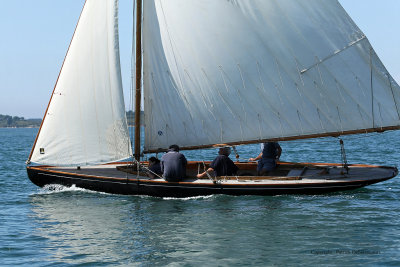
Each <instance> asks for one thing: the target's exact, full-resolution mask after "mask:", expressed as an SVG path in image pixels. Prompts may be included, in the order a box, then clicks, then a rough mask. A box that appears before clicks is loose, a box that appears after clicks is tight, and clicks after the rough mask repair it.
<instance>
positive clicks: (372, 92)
mask: <svg viewBox="0 0 400 267" xmlns="http://www.w3.org/2000/svg"><path fill="white" fill-rule="evenodd" d="M369 53H370V54H369V66H370V68H371V110H372V128H375V114H374V84H373V82H374V80H373V69H372V47H370V50H369Z"/></svg>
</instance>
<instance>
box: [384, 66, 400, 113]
mask: <svg viewBox="0 0 400 267" xmlns="http://www.w3.org/2000/svg"><path fill="white" fill-rule="evenodd" d="M387 78H388V80H389V85H390V90H391V91H392V97H393V102H394V105H395V106H396V112H397V117H398V118H399V119H400V113H399V108H398V106H397V101H396V97H395V96H394V92H393V86H392V80H391V79H390V74H389V73H387Z"/></svg>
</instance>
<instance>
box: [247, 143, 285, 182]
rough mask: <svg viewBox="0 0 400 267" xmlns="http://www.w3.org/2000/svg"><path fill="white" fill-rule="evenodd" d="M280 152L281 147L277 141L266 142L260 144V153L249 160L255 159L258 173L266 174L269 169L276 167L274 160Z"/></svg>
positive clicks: (277, 158)
mask: <svg viewBox="0 0 400 267" xmlns="http://www.w3.org/2000/svg"><path fill="white" fill-rule="evenodd" d="M281 154H282V148H281V146H280V145H279V144H278V143H277V142H267V143H262V144H261V153H260V154H259V155H258V156H257V157H256V158H250V159H249V160H250V161H257V160H258V165H257V173H258V175H267V174H268V172H269V171H272V170H274V169H275V168H276V161H277V160H279V158H280V156H281Z"/></svg>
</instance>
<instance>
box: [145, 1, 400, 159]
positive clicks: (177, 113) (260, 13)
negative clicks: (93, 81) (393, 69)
mask: <svg viewBox="0 0 400 267" xmlns="http://www.w3.org/2000/svg"><path fill="white" fill-rule="evenodd" d="M143 4H144V7H143V21H144V22H143V23H144V25H143V47H144V48H143V55H144V59H143V64H144V70H143V73H144V82H143V83H144V108H145V126H146V128H145V150H146V151H155V150H157V149H165V148H167V147H168V146H169V145H170V144H173V143H176V144H178V145H180V146H181V147H196V146H198V147H200V146H208V145H212V144H218V143H246V142H257V141H260V140H268V139H276V138H277V139H285V138H287V139H288V138H292V137H294V138H301V137H306V136H323V135H324V134H341V133H348V132H352V131H354V132H362V131H364V130H365V131H367V130H371V129H373V130H378V129H385V128H388V127H398V126H399V125H400V115H399V112H400V110H399V105H400V88H399V86H398V84H397V83H396V82H395V81H394V80H393V78H392V77H391V76H390V74H389V73H388V72H387V70H386V69H385V67H384V66H383V64H382V62H381V61H380V60H379V58H378V56H377V55H376V54H375V52H374V50H373V49H372V47H371V45H370V43H369V41H368V39H367V38H366V36H365V35H364V34H363V32H362V31H361V30H360V29H359V28H358V27H357V26H356V25H355V23H354V22H353V21H352V20H351V18H350V17H349V16H348V14H347V13H346V12H345V10H344V9H343V8H342V6H341V5H340V4H339V2H338V1H336V0H307V1H303V0H202V1H188V0H146V1H144V3H143Z"/></svg>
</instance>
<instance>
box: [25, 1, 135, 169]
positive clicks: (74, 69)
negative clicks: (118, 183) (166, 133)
mask: <svg viewBox="0 0 400 267" xmlns="http://www.w3.org/2000/svg"><path fill="white" fill-rule="evenodd" d="M117 12H118V1H117V0H101V1H99V0H87V1H86V3H85V6H84V8H83V11H82V14H81V17H80V19H79V23H78V26H77V28H76V31H75V34H74V37H73V39H72V42H71V44H70V48H69V51H68V53H67V56H66V58H65V61H64V64H63V67H62V70H61V72H60V76H59V79H58V81H57V84H56V86H55V89H54V92H53V95H52V98H51V101H50V103H49V107H48V110H47V113H46V115H45V119H44V121H43V125H42V127H41V130H40V133H39V135H38V138H37V141H36V144H35V146H34V150H33V152H32V156H31V161H32V162H35V163H39V164H47V165H56V166H68V165H90V164H98V163H106V162H112V161H117V160H120V159H125V158H128V157H129V156H130V155H131V154H132V152H131V145H130V140H129V132H128V127H127V122H126V115H125V105H124V98H123V91H122V81H121V70H120V59H119V43H118V14H117Z"/></svg>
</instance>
